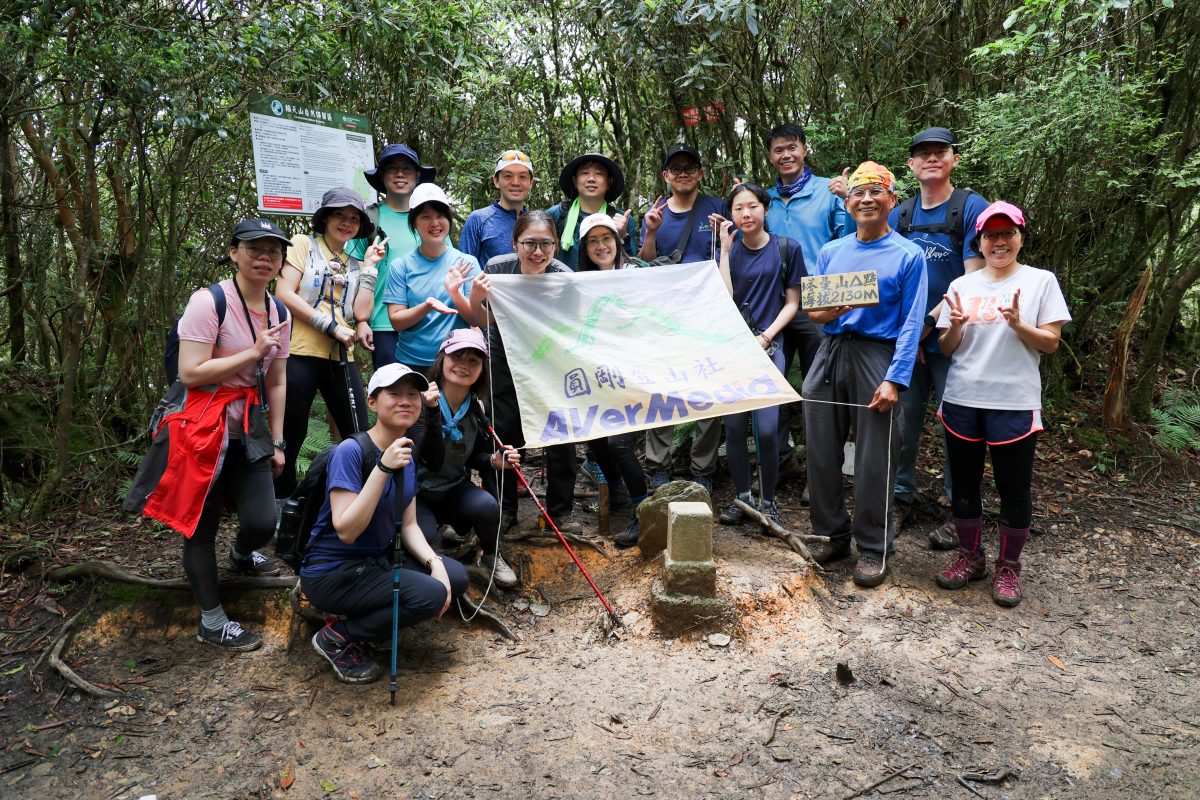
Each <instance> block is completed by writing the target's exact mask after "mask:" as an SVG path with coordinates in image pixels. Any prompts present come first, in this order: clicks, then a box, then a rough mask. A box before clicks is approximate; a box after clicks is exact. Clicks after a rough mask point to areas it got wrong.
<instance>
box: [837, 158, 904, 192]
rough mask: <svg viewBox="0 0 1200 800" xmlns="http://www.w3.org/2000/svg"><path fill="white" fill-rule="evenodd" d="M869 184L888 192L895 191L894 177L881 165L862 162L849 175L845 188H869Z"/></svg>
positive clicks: (872, 162)
mask: <svg viewBox="0 0 1200 800" xmlns="http://www.w3.org/2000/svg"><path fill="white" fill-rule="evenodd" d="M871 184H875V185H877V186H882V187H883V188H884V189H887V190H888V191H889V192H893V193H894V192H895V191H896V176H895V175H893V174H892V172H891V170H889V169H888V168H887V167H885V166H884V165H883V164H876V163H875V162H874V161H864V162H863V163H861V164H859V165H858V169H856V170H854V172H853V173H851V175H850V179H849V181H847V184H846V188H847V190H849V189H854V188H857V187H859V186H870V185H871Z"/></svg>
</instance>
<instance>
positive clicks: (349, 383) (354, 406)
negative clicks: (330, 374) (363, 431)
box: [338, 342, 359, 438]
mask: <svg viewBox="0 0 1200 800" xmlns="http://www.w3.org/2000/svg"><path fill="white" fill-rule="evenodd" d="M338 354H339V355H340V357H341V358H340V361H339V364H340V365H341V368H342V380H343V381H345V382H346V395H347V397H348V398H349V400H350V419H351V422H350V426H351V427H352V428H354V432H355V433H359V428H358V401H357V400H355V398H354V381H353V378H352V375H351V372H350V361H349V359H348V358H347V355H346V345H344V344H342V343H341V342H338ZM345 435H346V434H345V431H342V437H343V438H345Z"/></svg>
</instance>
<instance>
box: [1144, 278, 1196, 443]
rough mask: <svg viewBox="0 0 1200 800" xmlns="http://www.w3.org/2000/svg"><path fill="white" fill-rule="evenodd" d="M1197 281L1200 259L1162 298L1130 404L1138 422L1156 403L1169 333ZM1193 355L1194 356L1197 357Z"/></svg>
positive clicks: (1147, 339) (1148, 413)
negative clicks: (1188, 293)
mask: <svg viewBox="0 0 1200 800" xmlns="http://www.w3.org/2000/svg"><path fill="white" fill-rule="evenodd" d="M1198 280H1200V259H1193V260H1192V262H1191V265H1190V266H1189V267H1188V269H1187V271H1185V272H1184V273H1183V274H1182V275H1180V276H1179V277H1178V278H1176V279H1175V280H1174V281H1172V282H1171V285H1170V286H1169V287H1168V288H1167V291H1166V293H1165V294H1164V295H1163V303H1162V310H1161V311H1160V312H1159V314H1158V318H1157V319H1155V321H1154V325H1153V326H1152V327H1151V329H1150V335H1149V336H1148V337H1146V347H1145V349H1144V350H1143V351H1142V359H1141V370H1140V374H1139V375H1138V380H1137V386H1136V387H1135V388H1134V390H1133V397H1132V399H1131V401H1130V407H1129V410H1130V412H1131V413H1132V414H1133V417H1134V418H1135V419H1146V418H1148V417H1149V416H1150V403H1151V401H1152V400H1153V399H1154V387H1155V386H1156V385H1157V383H1158V367H1159V365H1160V364H1161V363H1162V357H1163V349H1164V348H1163V346H1164V344H1165V343H1166V341H1167V333H1168V332H1169V331H1170V329H1171V326H1172V325H1174V324H1175V322H1176V321H1178V318H1179V306H1180V305H1181V304H1182V302H1183V296H1184V295H1185V294H1187V291H1188V289H1190V288H1192V286H1193V285H1194V284H1195V283H1196V281H1198ZM1192 355H1193V356H1194V355H1195V353H1193V354H1192Z"/></svg>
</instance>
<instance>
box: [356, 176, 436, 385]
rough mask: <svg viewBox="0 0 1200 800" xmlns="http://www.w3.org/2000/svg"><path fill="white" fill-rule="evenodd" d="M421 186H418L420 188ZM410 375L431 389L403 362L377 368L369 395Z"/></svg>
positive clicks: (422, 378) (372, 377)
mask: <svg viewBox="0 0 1200 800" xmlns="http://www.w3.org/2000/svg"><path fill="white" fill-rule="evenodd" d="M425 185H427V184H421V186H425ZM421 186H418V187H417V188H418V189H420V188H421ZM410 375H411V376H412V378H413V380H414V382H415V383H416V384H417V388H418V389H420V390H421V391H422V392H424V391H427V390H428V389H429V380H428V379H427V378H426V377H425V376H424V375H422V374H421V373H419V372H417V371H416V370H413V369H409V368H408V367H406V366H404V365H403V364H386V365H384V366H382V367H380V368H379V369H377V370H375V374H374V375H372V376H371V381H370V383H368V384H367V396H368V397H374V396H375V393H376V392H377V391H379V390H380V389H386V388H387V387H389V386H392V385H394V384H396V383H399V382H400V381H402V380H403V379H405V378H407V377H409V376H410Z"/></svg>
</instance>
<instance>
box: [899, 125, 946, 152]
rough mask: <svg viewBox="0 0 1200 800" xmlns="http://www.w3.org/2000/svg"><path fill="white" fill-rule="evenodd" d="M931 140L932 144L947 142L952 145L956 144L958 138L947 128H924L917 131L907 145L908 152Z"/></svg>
mask: <svg viewBox="0 0 1200 800" xmlns="http://www.w3.org/2000/svg"><path fill="white" fill-rule="evenodd" d="M929 142H933V143H934V144H948V145H950V146H951V147H954V146H955V145H957V144H958V140H957V139H955V138H954V134H953V133H951V132H950V129H949V128H926V129H925V130H923V131H921V132H920V133H918V134H917V135H916V136H915V137H914V138H913V140H912V142H911V143H910V144H909V145H908V152H909V153H911V152H912V151H914V150H916V149H917V147H919V146H920V145H923V144H927V143H929Z"/></svg>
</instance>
